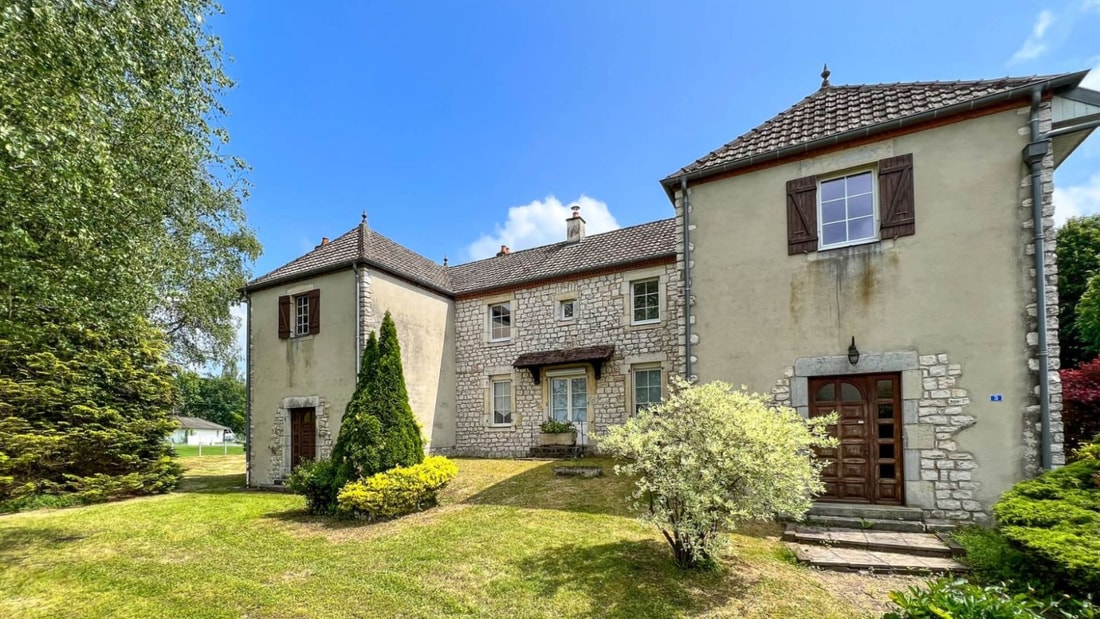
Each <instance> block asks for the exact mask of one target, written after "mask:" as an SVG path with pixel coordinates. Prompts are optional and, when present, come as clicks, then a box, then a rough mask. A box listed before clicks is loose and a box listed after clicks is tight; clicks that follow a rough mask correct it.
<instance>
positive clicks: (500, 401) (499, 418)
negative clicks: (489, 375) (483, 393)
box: [492, 380, 512, 426]
mask: <svg viewBox="0 0 1100 619" xmlns="http://www.w3.org/2000/svg"><path fill="white" fill-rule="evenodd" d="M492 384H493V425H494V426H510V425H512V381H510V380H494V381H493V383H492Z"/></svg>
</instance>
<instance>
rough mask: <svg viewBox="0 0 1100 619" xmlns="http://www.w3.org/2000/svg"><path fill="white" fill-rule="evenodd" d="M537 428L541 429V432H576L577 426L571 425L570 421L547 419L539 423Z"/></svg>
mask: <svg viewBox="0 0 1100 619" xmlns="http://www.w3.org/2000/svg"><path fill="white" fill-rule="evenodd" d="M539 430H541V431H542V433H543V434H564V433H566V432H576V431H577V426H575V425H573V422H572V421H557V420H556V419H547V420H546V421H544V422H542V424H541V425H539Z"/></svg>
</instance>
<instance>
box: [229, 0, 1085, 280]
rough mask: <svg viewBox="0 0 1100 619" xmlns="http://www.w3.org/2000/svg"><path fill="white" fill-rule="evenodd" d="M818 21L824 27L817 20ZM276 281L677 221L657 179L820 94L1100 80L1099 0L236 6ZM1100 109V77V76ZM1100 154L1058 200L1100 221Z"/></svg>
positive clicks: (1072, 167)
mask: <svg viewBox="0 0 1100 619" xmlns="http://www.w3.org/2000/svg"><path fill="white" fill-rule="evenodd" d="M807 7H809V8H807ZM225 10H226V14H225V15H224V16H216V17H214V18H213V19H212V20H211V27H212V28H213V29H214V30H215V32H216V33H217V34H219V35H220V36H221V37H222V39H223V43H224V46H225V50H226V52H227V54H228V55H230V56H231V57H232V58H233V61H232V62H231V63H230V64H229V65H228V67H227V69H228V73H229V74H230V76H231V77H232V78H234V79H235V80H236V82H237V87H236V88H235V89H234V90H233V91H231V92H230V93H229V94H228V95H227V96H226V97H225V101H224V102H225V104H226V105H227V107H228V108H229V110H230V113H231V116H230V117H229V118H228V119H226V122H225V125H226V127H227V129H228V130H229V132H230V135H231V136H232V142H231V145H230V146H231V150H232V151H233V152H234V154H237V155H239V156H242V157H243V158H244V159H246V160H247V161H248V162H249V163H250V164H251V165H252V166H253V173H252V175H251V180H252V182H253V184H254V187H253V188H252V195H251V199H250V200H249V202H248V203H247V205H246V209H247V211H248V214H249V219H250V222H251V224H252V225H253V226H254V227H255V229H256V230H257V232H258V233H259V237H260V240H261V241H262V242H263V245H264V254H263V256H262V257H261V258H260V259H259V260H258V261H257V263H256V265H255V272H256V274H259V273H263V272H266V271H268V270H270V269H272V268H275V267H277V266H279V265H280V264H282V263H284V262H286V261H288V260H291V259H293V258H295V257H297V256H298V255H300V254H302V253H303V252H304V251H306V250H308V249H310V248H312V247H313V246H314V245H315V244H317V243H318V242H319V240H320V238H321V237H322V236H329V237H334V236H337V235H339V234H341V233H343V232H345V231H347V230H349V229H351V228H352V227H353V226H355V225H356V224H357V223H358V221H359V213H360V212H361V211H363V210H366V211H367V212H368V214H369V217H370V224H371V226H372V227H373V228H374V229H376V230H378V231H380V232H382V233H383V234H385V235H387V236H389V237H391V238H393V239H394V240H396V241H398V242H400V243H402V244H404V245H406V246H407V247H409V248H411V249H413V250H415V251H417V252H419V253H421V254H423V255H425V256H427V257H429V258H432V259H435V260H442V258H443V256H445V255H446V256H448V257H450V259H451V262H452V264H453V263H455V262H461V261H465V260H468V259H470V258H471V257H479V256H483V255H484V254H485V253H486V252H491V251H495V249H496V248H497V246H498V245H499V244H500V243H501V242H505V243H508V244H509V245H511V246H512V248H513V249H517V248H522V247H527V246H531V245H536V244H541V243H545V242H553V241H557V240H559V239H561V238H563V237H564V223H563V222H562V221H561V218H563V217H564V213H565V207H566V206H568V205H569V204H570V203H571V202H574V201H576V200H578V199H579V198H581V197H582V196H584V197H585V198H586V200H585V201H584V214H585V217H586V219H588V221H589V229H590V232H591V231H592V229H593V228H595V229H597V230H602V229H607V228H610V227H614V226H616V225H619V226H627V225H632V224H637V223H642V222H646V221H651V220H654V219H659V218H663V217H669V216H671V215H672V208H671V206H670V205H669V202H668V200H667V199H666V197H665V195H664V193H663V191H662V189H661V188H660V186H659V185H658V180H659V179H661V178H663V177H664V176H666V175H667V174H669V173H671V172H673V171H674V170H676V169H677V168H679V167H680V166H682V165H684V164H687V163H688V162H690V161H692V160H694V159H695V158H697V157H699V156H702V155H703V154H705V153H707V152H708V151H710V150H712V149H713V148H715V147H717V146H720V145H721V144H724V143H725V142H728V141H730V140H732V139H733V138H735V137H736V136H738V135H739V134H741V133H743V132H744V131H746V130H748V129H751V128H752V127H754V126H755V125H757V124H759V123H760V122H762V121H764V120H766V119H768V118H769V117H771V116H772V115H774V114H776V113H777V112H779V111H781V110H783V109H784V108H786V107H788V106H790V105H791V104H793V103H795V102H797V101H798V100H799V99H801V98H802V97H804V96H806V95H807V94H810V93H811V92H813V91H814V90H816V89H817V88H818V86H819V85H820V81H821V80H820V77H819V73H820V71H821V65H822V63H823V62H825V61H827V62H828V63H829V68H830V69H831V70H832V82H833V83H834V84H855V83H874V82H896V81H914V80H955V79H978V78H991V77H999V76H1004V75H1031V74H1038V73H1057V72H1063V71H1075V70H1081V69H1086V68H1094V67H1100V0H1069V1H1064V2H1047V1H1038V2H1036V1H1013V0H997V1H988V2H976V1H967V2H959V1H955V2H950V3H948V2H943V3H930V2H920V3H917V2H907V3H900V2H895V3H884V2H881V1H877V2H847V3H837V2H834V3H807V2H780V1H773V2H760V3H745V2H734V1H732V0H731V1H729V2H717V1H709V2H687V1H681V2H673V1H670V2H627V0H619V1H615V2H612V1H599V0H588V1H581V0H555V1H550V0H543V1H530V2H527V1H520V0H513V1H507V2H505V1H476V2H475V1H462V2H442V1H441V2H431V3H429V2H418V1H405V2H352V1H349V0H344V1H331V2H322V1H320V0H318V1H316V2H312V3H309V4H308V8H306V5H305V4H298V3H291V2H286V1H278V2H276V1H272V2H266V1H265V2H232V3H226V6H225ZM1088 79H1089V84H1090V85H1091V87H1093V88H1096V89H1100V68H1098V69H1097V70H1096V71H1094V72H1093V74H1091V75H1090V76H1089V78H1088ZM1098 142H1100V138H1097V137H1093V138H1091V139H1090V140H1089V142H1087V143H1086V144H1085V145H1084V146H1083V147H1082V148H1080V149H1079V150H1078V151H1077V152H1076V153H1075V154H1074V156H1073V157H1072V158H1071V159H1070V160H1069V161H1068V162H1067V163H1065V164H1064V165H1063V167H1062V168H1061V169H1060V170H1059V172H1058V176H1057V178H1056V182H1057V183H1058V185H1059V198H1060V201H1061V202H1062V203H1065V204H1067V205H1068V206H1067V207H1066V208H1065V209H1063V212H1065V211H1066V210H1072V211H1075V212H1093V211H1097V210H1100V144H1098Z"/></svg>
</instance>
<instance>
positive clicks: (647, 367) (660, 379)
mask: <svg viewBox="0 0 1100 619" xmlns="http://www.w3.org/2000/svg"><path fill="white" fill-rule="evenodd" d="M640 372H657V387H658V388H659V389H660V390H661V400H664V397H665V371H664V368H662V367H661V365H660V364H644V365H636V366H633V367H631V368H630V401H631V405H632V406H631V411H630V414H631V415H636V414H638V406H639V405H640V404H641V403H640V402H638V373H640ZM646 386H647V388H649V387H652V385H646ZM661 400H658V402H660V401H661ZM646 403H647V404H655V402H646Z"/></svg>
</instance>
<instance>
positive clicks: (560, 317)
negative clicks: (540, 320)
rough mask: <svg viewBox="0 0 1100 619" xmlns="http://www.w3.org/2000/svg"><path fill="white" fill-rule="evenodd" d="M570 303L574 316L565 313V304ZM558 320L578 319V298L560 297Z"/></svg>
mask: <svg viewBox="0 0 1100 619" xmlns="http://www.w3.org/2000/svg"><path fill="white" fill-rule="evenodd" d="M566 305H568V306H570V307H571V308H572V314H573V315H572V316H566V315H565V306H566ZM557 314H558V320H561V321H567V320H576V319H577V300H576V299H560V300H559V301H558V307H557Z"/></svg>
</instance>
